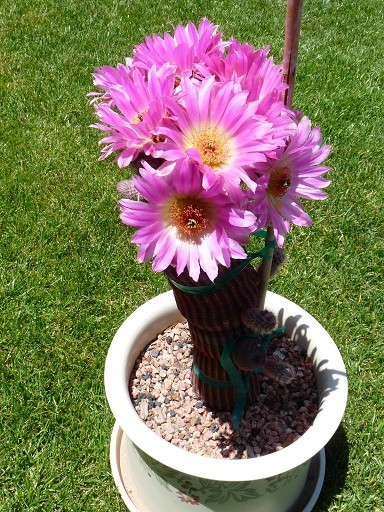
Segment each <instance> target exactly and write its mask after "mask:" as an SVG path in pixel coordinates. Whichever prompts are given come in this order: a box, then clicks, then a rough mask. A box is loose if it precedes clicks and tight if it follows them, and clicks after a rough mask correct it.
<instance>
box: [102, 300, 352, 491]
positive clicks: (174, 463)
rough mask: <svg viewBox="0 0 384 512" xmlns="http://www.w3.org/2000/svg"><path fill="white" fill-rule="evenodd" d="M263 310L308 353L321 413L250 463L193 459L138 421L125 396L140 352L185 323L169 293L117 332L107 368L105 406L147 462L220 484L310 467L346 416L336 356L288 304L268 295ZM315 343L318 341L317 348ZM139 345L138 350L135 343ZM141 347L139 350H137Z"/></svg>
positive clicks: (318, 329)
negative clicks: (278, 447) (291, 440)
mask: <svg viewBox="0 0 384 512" xmlns="http://www.w3.org/2000/svg"><path fill="white" fill-rule="evenodd" d="M265 307H266V309H270V310H272V311H273V312H274V313H275V314H276V316H277V318H278V324H279V325H283V324H284V325H285V326H286V330H287V332H288V333H289V334H290V336H291V337H292V339H293V340H294V341H295V342H297V343H299V344H300V345H301V346H303V347H304V348H306V349H307V351H308V355H309V356H310V357H311V359H312V361H313V363H314V366H315V372H316V379H317V384H318V390H319V398H320V400H319V412H318V414H317V416H316V418H315V421H314V423H313V424H312V426H311V427H310V428H309V429H308V430H307V431H306V432H305V434H303V435H302V436H301V437H300V439H298V440H297V441H295V442H294V443H292V444H291V445H289V446H287V447H286V448H284V449H282V450H280V451H278V452H275V453H272V454H269V455H264V456H261V457H256V458H253V459H240V460H239V459H236V460H228V459H214V458H209V457H203V456H201V455H197V454H194V453H191V452H188V451H187V450H184V449H182V448H179V447H177V446H174V445H172V444H171V443H169V442H168V441H165V440H164V439H162V438H161V437H159V436H158V435H157V434H155V433H154V432H153V431H152V430H151V429H149V428H148V427H147V426H146V425H145V423H144V422H143V421H142V420H141V419H140V417H139V416H138V414H137V413H136V411H135V409H134V407H133V404H132V402H131V399H130V395H129V388H128V380H129V375H130V372H131V369H132V367H133V365H134V363H135V361H136V359H137V357H138V355H139V353H140V351H141V350H142V348H143V347H144V346H145V345H146V344H148V343H149V342H150V340H151V339H153V338H154V337H155V336H156V335H157V334H159V333H160V332H162V331H163V330H164V329H165V328H167V327H169V326H170V325H172V323H177V322H180V321H183V320H184V319H183V317H182V315H181V314H180V312H179V311H178V310H177V307H176V303H175V300H174V296H173V292H172V291H168V292H165V293H162V294H160V295H158V296H156V297H154V298H153V299H150V300H149V301H147V302H145V303H144V304H143V305H142V306H140V307H139V308H138V309H136V310H135V311H134V312H133V313H132V314H131V315H130V316H129V317H128V318H127V319H126V320H125V321H124V322H123V323H122V325H121V326H120V328H119V329H118V330H117V332H116V334H115V336H114V338H113V340H112V343H111V345H110V347H109V351H108V354H107V358H106V363H105V372H104V383H105V390H106V395H107V400H108V403H109V406H110V408H111V411H112V413H113V415H114V416H115V418H116V421H117V422H118V424H119V425H120V427H121V428H122V430H123V431H124V432H125V433H126V434H127V436H128V437H129V438H130V439H131V440H132V441H133V443H134V444H135V445H136V446H138V447H139V448H140V449H141V450H143V451H144V452H146V453H147V454H148V455H149V456H151V457H153V458H154V459H156V460H158V461H159V462H161V463H163V464H165V465H166V466H168V467H171V468H174V469H175V470H177V471H180V472H183V473H186V474H190V475H193V476H197V477H202V478H208V479H211V480H220V481H232V482H234V481H237V482H238V481H249V480H258V479H264V478H269V477H272V476H274V475H276V474H281V473H284V472H286V471H289V470H291V469H293V468H295V467H297V466H299V465H301V464H304V463H306V462H307V461H309V460H310V459H311V458H312V457H313V456H314V455H316V454H317V453H318V452H319V451H320V450H321V449H322V448H323V447H324V446H325V445H326V444H327V443H328V441H329V440H330V439H331V437H332V436H333V434H334V433H335V432H336V430H337V428H338V426H339V424H340V422H341V420H342V417H343V415H344V411H345V407H346V403H347V395H348V383H347V376H346V370H345V366H344V362H343V359H342V357H341V355H340V352H339V350H338V348H337V346H336V344H335V343H334V341H333V339H332V338H331V337H330V335H329V334H328V333H327V331H326V330H325V329H324V328H323V327H322V326H321V324H320V323H319V322H318V321H317V320H316V319H315V318H314V317H312V316H311V315H310V314H309V313H308V312H306V311H305V310H304V309H302V308H301V307H300V306H298V305H297V304H295V303H294V302H291V301H290V300H288V299H286V298H284V297H282V296H280V295H278V294H276V293H273V292H270V291H268V292H267V297H266V305H265ZM314 338H316V339H320V343H319V342H315V341H314ZM137 340H139V341H141V344H140V343H139V341H137ZM139 345H140V346H139Z"/></svg>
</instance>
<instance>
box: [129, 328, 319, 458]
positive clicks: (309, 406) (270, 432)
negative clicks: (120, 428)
mask: <svg viewBox="0 0 384 512" xmlns="http://www.w3.org/2000/svg"><path fill="white" fill-rule="evenodd" d="M278 338H279V339H278ZM268 353H269V356H270V357H271V356H272V357H275V358H277V359H280V360H285V361H287V362H288V363H289V364H291V365H293V366H294V368H295V371H296V376H295V378H294V379H293V381H292V382H291V383H290V384H289V385H287V386H285V387H283V386H281V385H279V384H278V383H276V382H274V381H272V380H270V379H268V378H267V377H263V379H262V383H261V390H260V394H259V396H258V399H257V401H256V402H255V403H253V404H251V405H249V407H248V408H247V409H246V411H245V412H244V416H243V421H242V423H241V433H238V432H236V430H235V429H234V427H233V424H232V417H231V413H230V412H213V411H211V410H208V409H207V408H206V407H205V405H204V403H203V402H202V401H201V400H200V399H198V397H196V396H195V393H194V391H193V388H192V384H191V370H190V369H191V367H192V361H193V358H192V345H191V342H190V337H189V329H188V324H187V323H179V324H177V325H176V326H173V327H170V328H169V329H167V330H166V331H165V332H164V333H162V334H160V335H159V336H158V337H157V339H156V340H154V341H152V342H151V343H150V344H149V345H148V347H147V348H146V349H144V350H143V351H142V353H141V354H140V356H139V357H138V359H137V361H136V365H135V368H134V370H133V371H132V374H131V378H130V393H131V398H132V401H133V404H134V407H135V409H136V411H137V414H138V415H139V416H140V418H141V419H142V420H143V421H144V422H145V423H146V425H147V427H148V428H151V429H152V430H153V431H154V432H155V433H156V434H157V435H158V436H160V437H162V438H163V439H165V440H166V441H168V442H170V443H171V444H174V445H176V446H179V447H180V448H183V449H185V450H189V451H191V452H193V453H197V454H199V455H201V456H208V457H214V458H229V459H235V458H237V459H239V458H252V457H260V456H263V455H267V454H269V453H273V452H275V451H280V450H282V449H283V448H285V447H286V446H289V445H290V444H291V443H293V442H295V441H296V440H297V439H299V438H300V436H301V435H302V434H303V433H304V432H305V431H306V430H307V429H308V428H309V427H310V425H311V423H312V422H313V420H314V418H315V417H316V414H317V410H318V397H317V390H316V383H315V378H314V374H313V367H312V363H311V362H310V359H309V358H308V357H307V355H306V354H305V353H304V351H303V350H302V349H301V347H299V346H297V345H295V344H294V343H293V342H292V341H291V340H289V339H288V338H287V337H285V336H284V335H282V336H279V337H275V338H274V339H273V340H272V341H271V342H270V344H269V347H268Z"/></svg>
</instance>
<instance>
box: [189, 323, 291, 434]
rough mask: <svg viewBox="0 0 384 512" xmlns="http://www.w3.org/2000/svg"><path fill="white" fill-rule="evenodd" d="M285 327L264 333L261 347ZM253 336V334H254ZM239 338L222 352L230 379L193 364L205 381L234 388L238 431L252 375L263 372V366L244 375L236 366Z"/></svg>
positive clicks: (233, 413)
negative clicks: (215, 376) (213, 377)
mask: <svg viewBox="0 0 384 512" xmlns="http://www.w3.org/2000/svg"><path fill="white" fill-rule="evenodd" d="M284 329H285V327H284V326H282V327H279V328H278V329H275V330H274V331H273V332H272V333H270V334H264V335H263V336H261V338H262V343H261V344H260V347H261V348H266V346H267V345H268V343H269V342H270V341H271V339H272V338H273V336H275V335H276V334H277V333H279V332H282V331H284ZM252 337H253V336H252ZM254 337H255V338H259V337H260V336H257V335H255V336H254ZM237 340H238V339H235V340H232V341H230V342H229V343H227V344H226V345H225V347H224V349H223V352H222V354H221V358H220V364H221V366H222V367H223V368H224V370H225V372H226V374H227V375H228V377H229V381H228V380H217V379H212V378H211V377H208V375H205V373H203V372H202V371H201V370H200V368H199V367H198V366H197V364H196V363H194V364H193V370H194V372H195V373H196V375H197V376H198V377H199V378H200V379H201V380H202V381H204V382H205V383H206V384H208V385H210V386H214V387H217V388H229V387H231V388H234V390H235V397H236V398H235V406H234V408H233V411H232V423H233V426H234V427H235V429H236V430H237V432H239V431H240V421H241V419H242V417H243V415H244V410H245V405H246V403H247V396H248V390H249V380H250V377H251V375H254V374H256V373H263V370H262V368H257V369H256V370H253V371H252V372H248V373H247V374H246V375H245V376H244V377H242V376H241V375H240V373H239V371H238V369H237V368H236V366H235V364H234V362H233V361H232V358H231V355H232V351H233V349H234V347H235V345H236V343H237Z"/></svg>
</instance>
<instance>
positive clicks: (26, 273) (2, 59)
mask: <svg viewBox="0 0 384 512" xmlns="http://www.w3.org/2000/svg"><path fill="white" fill-rule="evenodd" d="M202 15H206V16H207V17H208V18H209V19H211V20H212V21H213V22H215V23H218V24H219V25H220V26H221V28H222V29H223V30H224V33H225V36H226V37H229V36H231V35H233V36H235V37H237V38H239V39H241V40H247V41H250V42H252V43H253V44H254V45H264V44H267V43H268V44H270V45H271V48H272V49H271V53H272V54H273V56H274V57H275V60H276V61H280V60H281V53H282V47H283V30H284V18H285V2H283V1H282V0H274V1H267V0H263V1H257V2H250V1H248V0H245V1H243V2H241V3H238V2H227V1H225V2H219V1H217V0H213V1H212V2H210V3H209V7H208V8H207V7H206V3H205V2H202V1H198V0H193V1H192V0H186V1H185V2H176V1H173V0H171V1H169V2H166V3H163V2H154V1H152V0H148V1H147V2H144V3H143V2H139V1H137V0H131V1H129V2H128V1H126V0H124V1H122V0H113V1H112V0H103V1H101V2H100V1H99V2H96V1H94V0H82V1H81V2H78V1H74V0H62V1H61V2H57V1H54V0H17V1H16V2H15V1H12V0H5V1H4V2H3V3H2V4H1V7H0V39H1V45H0V88H1V90H0V92H1V94H0V112H1V124H0V148H1V160H0V179H1V195H0V208H1V231H0V237H1V268H0V276H1V281H0V293H1V303H0V313H1V315H0V318H1V341H0V371H1V375H0V379H1V380H0V382H1V403H0V422H1V423H0V425H1V430H2V436H1V439H2V442H1V443H0V481H1V489H0V511H1V512H20V511H23V512H32V511H45V512H49V511H70V512H72V511H74V512H75V511H76V512H77V511H79V512H80V511H81V512H86V511H89V512H95V511H98V512H101V511H123V510H125V509H124V506H123V503H122V501H121V500H120V498H119V495H118V492H117V490H116V488H115V485H114V482H113V479H112V477H111V474H110V468H109V460H108V450H109V437H110V432H111V428H112V425H113V418H112V415H111V413H110V411H109V409H108V406H107V403H106V400H105V396H104V390H103V367H104V360H105V356H106V353H107V350H108V346H109V344H110V342H111V339H112V337H113V335H114V332H115V331H116V329H117V327H118V326H119V325H120V323H121V322H122V320H123V319H124V318H125V317H126V316H127V315H128V314H129V313H130V312H131V311H132V310H133V309H135V308H136V307H137V306H138V305H139V304H141V303H142V302H143V301H145V300H146V299H147V298H149V297H152V296H154V295H155V294H157V293H160V292H162V291H165V290H166V289H167V284H166V281H165V279H164V277H163V276H162V275H158V274H154V273H153V272H151V270H150V266H149V265H138V264H137V263H136V262H135V249H134V247H133V246H131V245H130V243H129V240H130V236H131V231H130V230H129V229H127V228H125V227H124V226H123V225H122V224H121V223H120V222H119V219H118V211H117V208H116V195H115V192H114V189H113V184H114V183H115V182H116V181H118V180H119V179H120V178H121V176H122V173H121V171H119V170H118V169H117V168H116V167H115V166H108V165H106V164H105V163H99V162H97V158H98V149H97V142H98V139H99V137H100V134H99V133H96V131H93V130H90V129H88V125H89V124H91V123H92V122H93V115H92V111H91V109H90V107H89V105H88V101H87V99H86V96H85V95H86V93H87V92H89V91H90V90H93V86H92V78H91V73H92V71H93V68H94V67H96V66H101V65H104V64H115V63H117V62H121V61H123V59H124V58H125V56H127V55H129V54H130V52H131V51H132V48H133V46H134V44H136V43H139V42H141V40H142V39H143V37H144V36H145V35H146V34H150V33H152V32H159V33H162V32H163V31H164V30H168V31H171V30H172V29H173V27H174V26H175V25H176V24H177V23H186V22H188V21H194V22H198V21H199V19H200V17H201V16H202ZM383 23H384V17H383V10H382V5H381V2H380V1H379V0H361V1H359V2H355V1H354V0H312V1H311V2H307V4H306V5H305V6H304V17H303V22H302V35H301V42H300V52H299V63H298V75H297V81H296V86H295V96H294V103H295V106H296V107H297V108H300V109H301V110H303V111H304V112H305V113H307V114H308V115H309V116H310V117H311V119H312V120H313V123H314V124H320V125H321V126H322V130H323V134H324V139H325V141H326V142H327V143H331V144H332V145H333V147H334V150H333V153H332V156H331V158H330V164H331V165H332V167H333V171H332V174H331V179H332V184H331V186H330V187H329V189H328V190H329V195H330V198H329V200H328V201H326V202H322V203H316V204H307V205H306V207H307V209H308V211H309V213H310V215H311V216H312V217H313V220H314V225H313V227H312V228H303V229H299V228H297V229H293V230H292V234H291V235H290V236H289V237H288V240H287V244H286V250H287V256H288V262H287V264H286V266H285V267H284V269H283V270H282V271H281V273H280V275H279V277H278V278H276V279H275V280H274V281H273V282H272V283H271V289H272V290H274V291H276V292H278V293H282V294H284V295H285V296H287V297H288V298H290V299H292V300H294V301H296V302H298V303H299V304H301V305H302V306H303V307H304V308H306V309H307V310H308V311H309V312H311V313H312V314H313V315H314V316H315V317H317V318H318V319H319V320H320V322H322V323H323V324H324V325H325V326H326V328H327V329H328V330H329V332H330V333H331V335H332V336H333V337H334V339H335V340H336V342H337V344H338V346H339V347H340V350H341V352H342V354H343V357H344V360H345V363H346V366H347V371H348V375H349V385H350V395H349V404H348V408H347V411H346V415H345V419H344V422H343V428H342V429H341V430H340V431H339V432H338V434H337V436H336V437H335V439H334V440H333V441H332V443H331V447H332V448H333V449H332V450H331V449H329V450H328V461H329V464H328V468H327V474H326V480H325V485H324V489H323V492H322V495H321V497H320V500H319V503H318V506H317V507H316V512H324V511H335V512H336V511H337V512H340V511H348V512H357V511H374V512H379V511H383V510H384V497H383V493H382V489H383V486H384V482H383V473H384V472H383V448H382V446H383V443H382V440H383V437H384V419H383V418H384V407H383V398H382V396H383V394H382V389H383V387H384V379H383V374H382V367H383V349H384V346H383V334H382V326H381V321H382V312H383V311H384V304H383V302H384V301H383V272H382V262H383V256H384V254H383V250H384V247H383V245H384V244H383V240H384V215H383V207H382V205H383V201H384V182H383V181H384V179H383V147H384V141H383V130H382V124H383V121H382V105H383V104H384V94H383V79H384V65H383V58H382V56H383V50H384V45H383V40H382V28H383Z"/></svg>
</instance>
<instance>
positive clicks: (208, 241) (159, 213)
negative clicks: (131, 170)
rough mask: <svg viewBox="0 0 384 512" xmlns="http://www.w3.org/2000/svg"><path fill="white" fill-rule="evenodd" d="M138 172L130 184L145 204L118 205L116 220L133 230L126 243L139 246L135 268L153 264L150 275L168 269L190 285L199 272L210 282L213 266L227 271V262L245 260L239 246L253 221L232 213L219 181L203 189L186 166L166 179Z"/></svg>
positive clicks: (150, 172) (235, 210)
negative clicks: (183, 276) (185, 277)
mask: <svg viewBox="0 0 384 512" xmlns="http://www.w3.org/2000/svg"><path fill="white" fill-rule="evenodd" d="M144 166H145V168H143V169H141V170H140V174H141V176H136V177H134V178H133V180H134V186H135V188H136V189H137V191H138V192H139V193H140V194H141V195H142V196H143V198H144V199H145V200H146V201H147V202H140V201H130V200H129V199H122V200H121V201H120V202H119V204H120V208H121V212H122V213H121V215H120V218H121V220H122V221H123V222H124V223H125V224H128V225H130V226H135V227H136V228H137V231H136V232H135V234H134V236H133V238H132V242H133V243H136V244H137V245H139V246H140V248H139V252H138V260H139V261H140V262H144V261H148V260H150V259H151V258H154V261H153V264H152V268H153V270H154V271H157V272H160V271H163V270H165V269H166V268H167V267H168V266H169V265H173V266H174V267H175V268H176V272H177V274H178V275H180V274H181V273H182V272H183V271H184V269H185V268H187V269H188V273H189V275H190V276H191V278H192V279H194V280H195V281H197V280H198V278H199V275H200V269H202V270H203V271H204V272H206V274H207V275H208V277H209V278H210V279H211V280H212V281H213V280H214V279H215V278H216V277H217V274H218V264H221V265H224V266H226V267H229V266H230V263H231V262H230V260H231V258H236V259H244V258H246V253H245V251H244V249H243V245H245V244H247V243H248V242H249V235H250V234H251V233H252V232H253V231H254V229H255V220H256V219H255V216H254V215H253V214H252V213H250V212H248V211H243V210H241V209H238V208H236V207H235V205H233V203H232V202H231V201H230V200H229V198H228V196H227V195H226V194H224V193H223V191H222V188H221V184H220V181H219V180H217V181H216V182H215V183H214V184H213V185H212V186H211V187H210V188H208V189H207V190H205V189H203V188H202V186H201V181H202V175H201V173H199V172H197V170H196V169H195V165H194V164H193V163H192V162H188V161H187V160H184V161H182V162H180V164H179V165H177V167H176V168H175V169H174V171H173V173H172V176H171V179H169V177H168V176H165V177H163V176H158V175H156V174H155V172H154V169H152V168H151V167H150V166H149V165H148V164H145V163H144Z"/></svg>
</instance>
